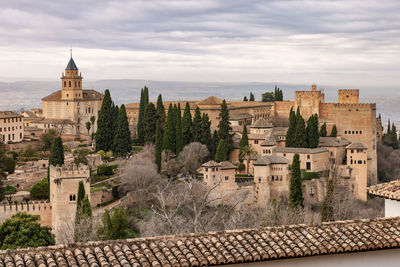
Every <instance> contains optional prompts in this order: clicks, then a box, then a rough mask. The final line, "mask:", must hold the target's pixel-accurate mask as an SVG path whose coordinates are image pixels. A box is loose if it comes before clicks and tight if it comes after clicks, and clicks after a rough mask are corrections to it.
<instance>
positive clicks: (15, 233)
mask: <svg viewBox="0 0 400 267" xmlns="http://www.w3.org/2000/svg"><path fill="white" fill-rule="evenodd" d="M54 244H55V240H54V235H53V234H52V233H51V227H48V226H41V225H40V216H39V215H30V214H27V213H25V212H18V213H17V214H15V215H13V216H11V217H10V218H8V219H6V220H5V221H4V223H3V224H2V225H1V226H0V248H1V249H16V248H27V247H43V246H49V245H54Z"/></svg>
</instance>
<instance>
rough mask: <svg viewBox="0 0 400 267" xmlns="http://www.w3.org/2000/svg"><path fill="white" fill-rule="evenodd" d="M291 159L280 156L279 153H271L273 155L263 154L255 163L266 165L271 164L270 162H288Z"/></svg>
mask: <svg viewBox="0 0 400 267" xmlns="http://www.w3.org/2000/svg"><path fill="white" fill-rule="evenodd" d="M288 163H289V160H288V159H286V158H284V157H281V156H278V155H271V156H263V157H261V158H259V159H257V160H256V161H255V162H254V163H253V165H261V166H265V165H269V164H288Z"/></svg>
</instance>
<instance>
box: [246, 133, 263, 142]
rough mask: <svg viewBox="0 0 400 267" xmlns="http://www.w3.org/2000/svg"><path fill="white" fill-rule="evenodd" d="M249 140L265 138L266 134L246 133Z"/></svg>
mask: <svg viewBox="0 0 400 267" xmlns="http://www.w3.org/2000/svg"><path fill="white" fill-rule="evenodd" d="M247 136H248V138H249V139H250V140H260V139H265V136H266V134H252V133H251V134H248V135H247Z"/></svg>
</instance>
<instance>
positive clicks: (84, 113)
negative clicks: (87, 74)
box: [30, 57, 103, 136]
mask: <svg viewBox="0 0 400 267" xmlns="http://www.w3.org/2000/svg"><path fill="white" fill-rule="evenodd" d="M82 79H83V78H82V74H81V73H78V68H77V67H76V65H75V62H74V60H73V59H72V57H71V59H70V61H69V63H68V65H67V67H66V69H65V73H63V74H62V76H61V88H62V89H61V90H59V91H56V92H54V93H52V94H51V95H49V96H46V97H44V98H42V104H43V115H42V116H41V118H40V119H37V120H35V121H32V122H31V123H30V125H31V126H36V127H38V128H41V129H43V130H47V129H49V128H55V129H57V130H58V132H59V133H60V134H61V135H73V136H79V135H86V136H87V134H88V132H87V129H86V122H88V121H90V117H91V116H95V117H96V120H97V114H98V112H99V111H100V109H101V104H102V100H103V94H101V93H99V92H97V91H95V90H85V89H82ZM92 127H94V132H95V131H96V127H97V124H96V123H95V124H94V125H93V126H92ZM92 129H93V128H92Z"/></svg>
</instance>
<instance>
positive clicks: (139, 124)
mask: <svg viewBox="0 0 400 267" xmlns="http://www.w3.org/2000/svg"><path fill="white" fill-rule="evenodd" d="M144 108H145V105H144V94H143V88H142V90H140V103H139V115H138V122H137V139H138V142H139V144H141V145H144V127H143V119H144V111H145V110H144Z"/></svg>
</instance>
